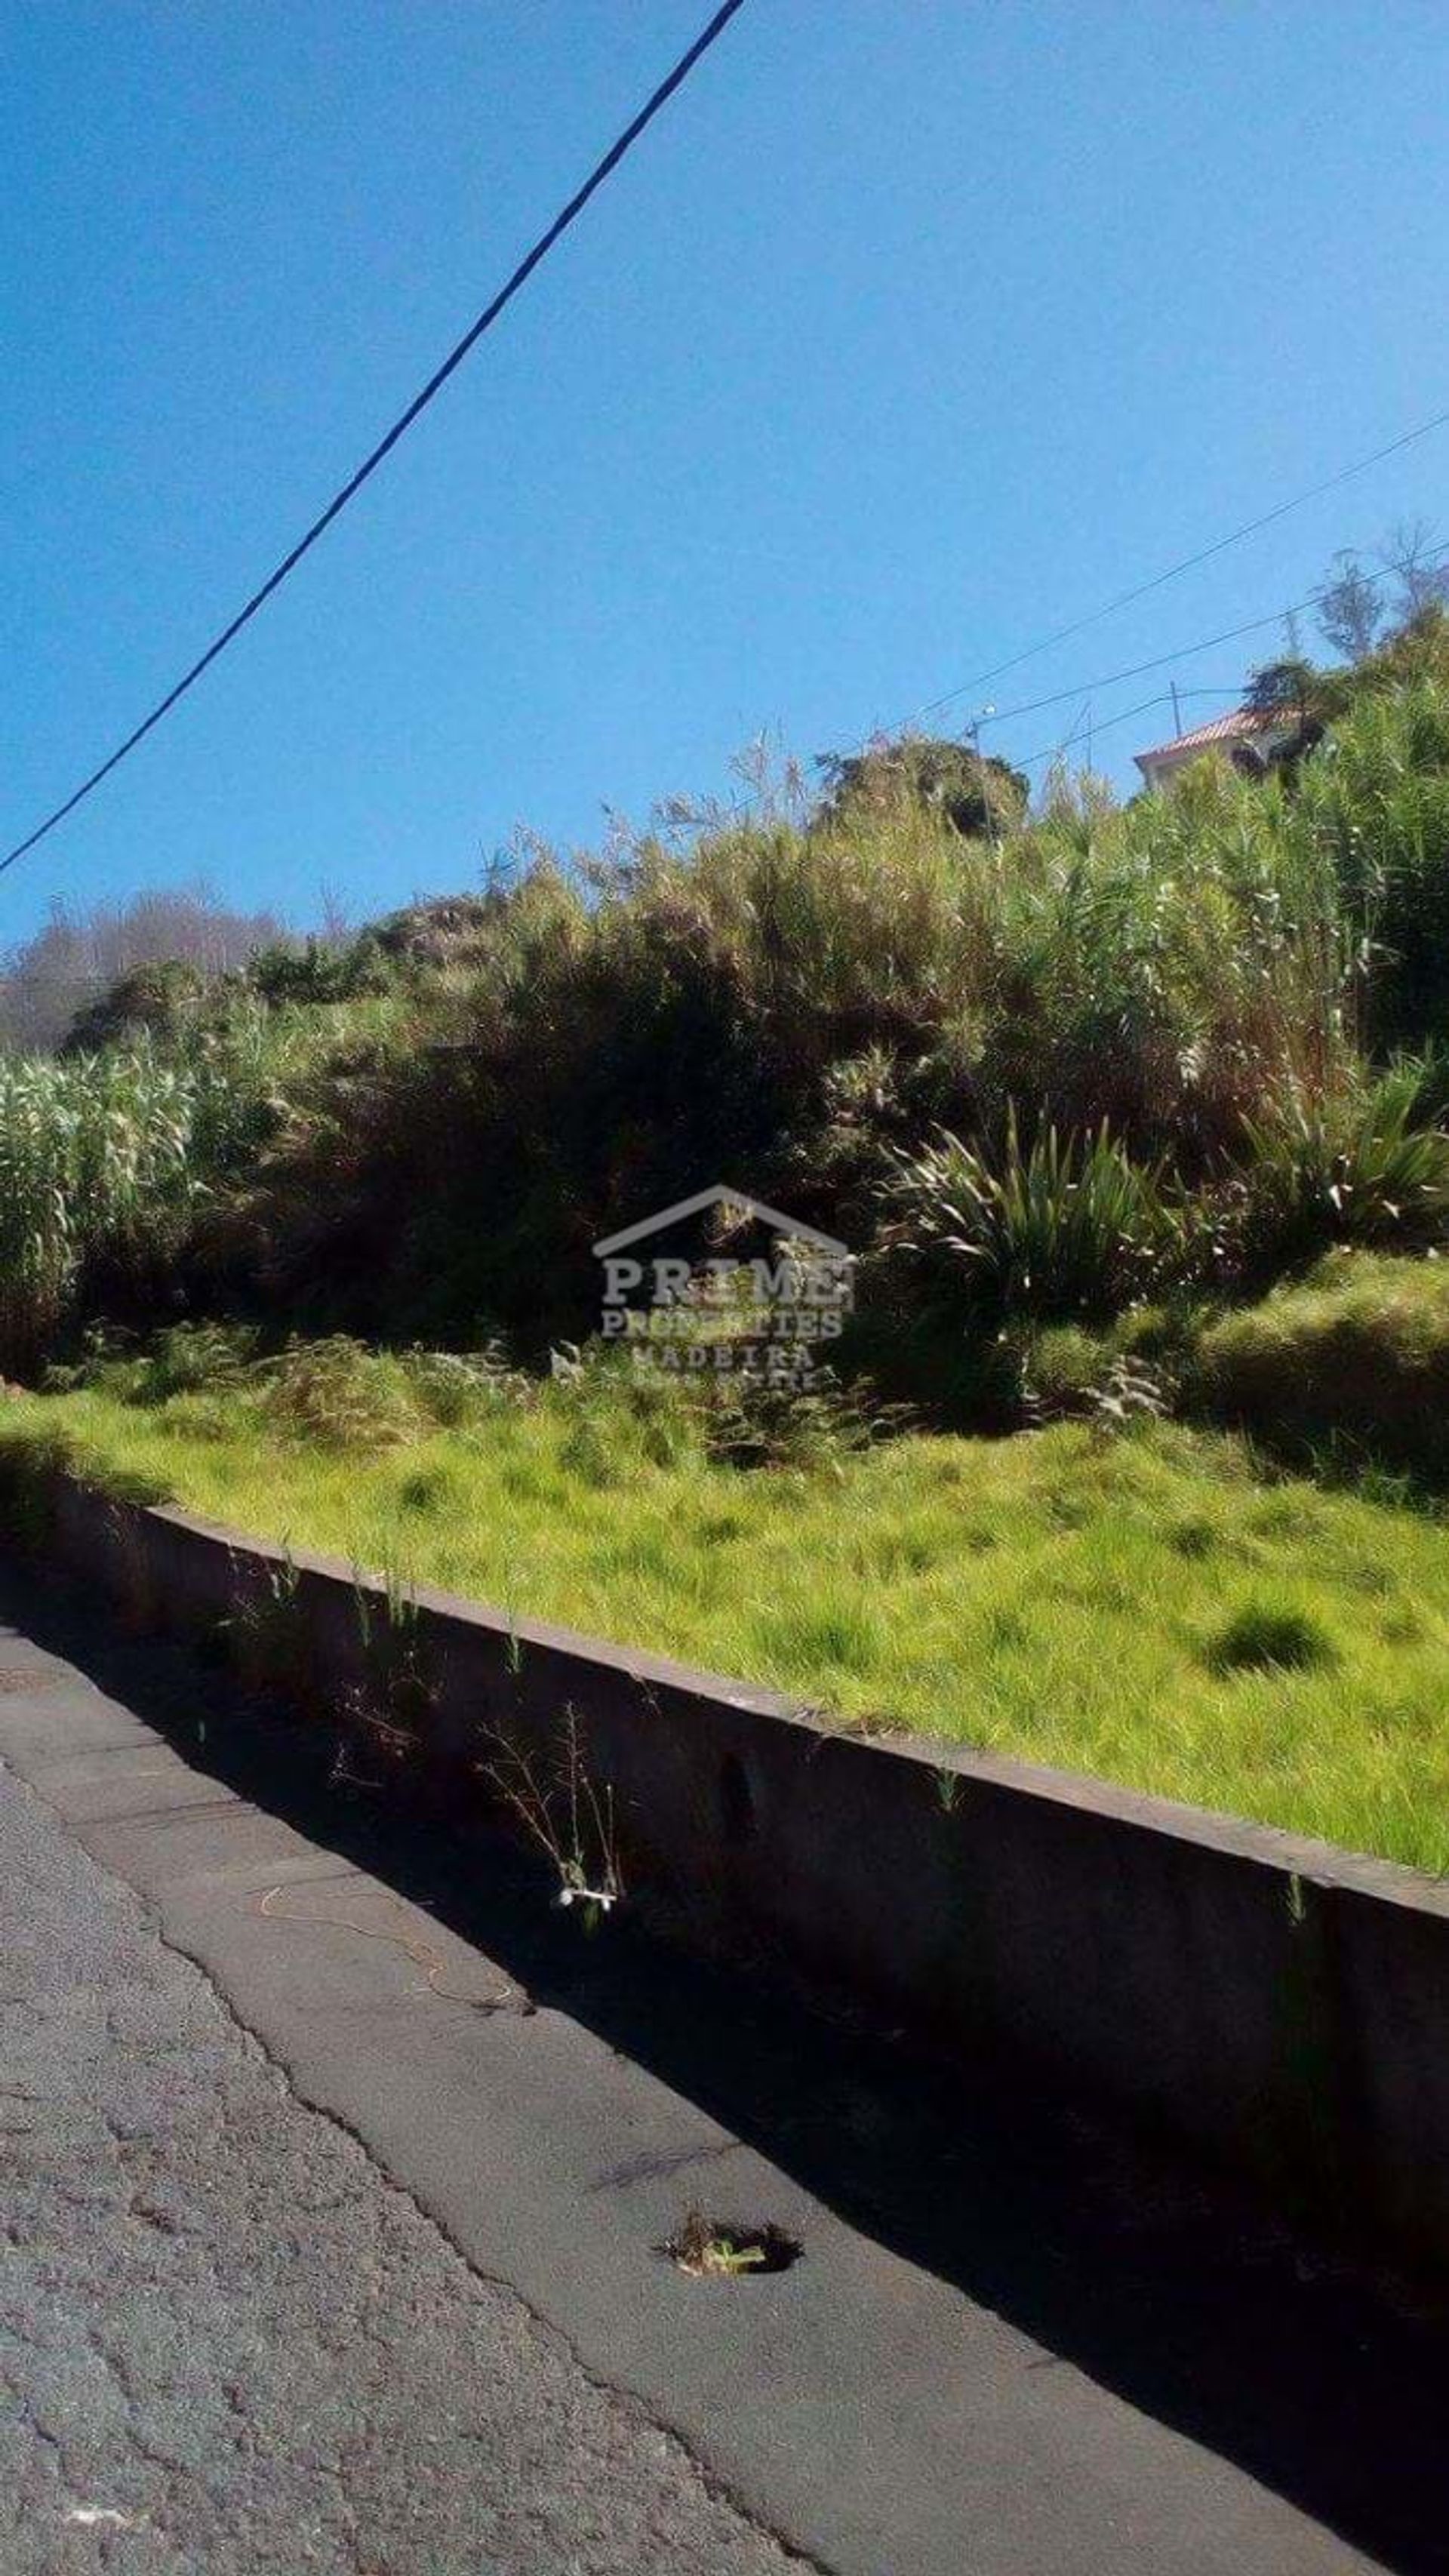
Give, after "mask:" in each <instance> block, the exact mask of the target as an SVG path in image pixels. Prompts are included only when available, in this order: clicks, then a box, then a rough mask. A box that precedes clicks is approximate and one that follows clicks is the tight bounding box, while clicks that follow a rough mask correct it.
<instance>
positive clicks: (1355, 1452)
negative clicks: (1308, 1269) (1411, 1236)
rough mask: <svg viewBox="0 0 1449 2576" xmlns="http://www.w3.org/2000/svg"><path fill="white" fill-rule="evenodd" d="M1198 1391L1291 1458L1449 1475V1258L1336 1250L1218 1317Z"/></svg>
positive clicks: (1199, 1369)
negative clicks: (1256, 1300) (1303, 1275)
mask: <svg viewBox="0 0 1449 2576" xmlns="http://www.w3.org/2000/svg"><path fill="white" fill-rule="evenodd" d="M1194 1392H1195V1395H1196V1397H1197V1399H1198V1401H1200V1402H1201V1403H1202V1404H1203V1405H1204V1406H1205V1407H1206V1408H1207V1409H1208V1410H1209V1411H1211V1412H1212V1413H1214V1414H1215V1415H1217V1416H1218V1417H1219V1418H1220V1419H1223V1420H1226V1421H1228V1422H1231V1423H1234V1424H1237V1425H1240V1426H1241V1427H1242V1428H1243V1429H1245V1430H1247V1431H1249V1432H1251V1434H1252V1435H1253V1437H1254V1438H1255V1439H1258V1440H1261V1441H1265V1442H1269V1443H1271V1444H1272V1445H1273V1447H1274V1448H1275V1449H1278V1450H1280V1451H1282V1452H1283V1453H1285V1454H1286V1455H1287V1456H1288V1457H1289V1458H1290V1459H1297V1460H1298V1461H1299V1462H1301V1461H1302V1460H1303V1458H1304V1457H1305V1456H1306V1455H1308V1454H1309V1453H1315V1454H1317V1455H1318V1456H1319V1457H1320V1458H1327V1459H1332V1458H1334V1457H1337V1458H1338V1460H1339V1461H1340V1462H1341V1463H1342V1464H1343V1465H1344V1466H1345V1467H1348V1468H1350V1469H1353V1468H1357V1469H1360V1470H1361V1469H1362V1468H1363V1466H1364V1465H1365V1463H1366V1462H1368V1461H1374V1462H1376V1463H1377V1465H1378V1466H1380V1467H1381V1468H1389V1469H1391V1470H1392V1469H1399V1470H1402V1471H1405V1472H1407V1473H1409V1474H1412V1475H1416V1476H1419V1477H1421V1478H1423V1479H1424V1480H1426V1481H1429V1482H1433V1483H1436V1484H1439V1485H1443V1484H1445V1483H1446V1482H1449V1454H1446V1453H1449V1437H1446V1432H1445V1417H1446V1410H1449V1262H1446V1261H1442V1260H1438V1261H1407V1260H1395V1259H1392V1258H1389V1257H1385V1256H1383V1255H1374V1254H1369V1253H1362V1252H1361V1253H1353V1254H1345V1253H1336V1254H1331V1255H1330V1256H1329V1258H1328V1259H1327V1260H1325V1261H1321V1262H1320V1263H1319V1264H1318V1267H1317V1268H1316V1270H1314V1271H1313V1272H1312V1273H1311V1274H1310V1276H1309V1277H1308V1278H1307V1279H1305V1280H1301V1281H1295V1282H1293V1283H1292V1284H1291V1285H1289V1286H1286V1287H1282V1288H1279V1289H1277V1290H1275V1291H1274V1293H1273V1295H1272V1296H1270V1297H1265V1298H1264V1299H1263V1300H1262V1301H1261V1303H1260V1304H1258V1305H1256V1306H1247V1307H1243V1308H1241V1309H1240V1310H1238V1311H1237V1312H1235V1313H1230V1314H1227V1315H1224V1316H1222V1317H1221V1318H1219V1320H1218V1321H1216V1322H1215V1323H1213V1324H1211V1325H1210V1326H1209V1327H1208V1329H1207V1330H1206V1331H1205V1332H1204V1333H1203V1335H1202V1339H1201V1342H1200V1344H1199V1347H1198V1351H1197V1355H1196V1365H1195V1371H1194Z"/></svg>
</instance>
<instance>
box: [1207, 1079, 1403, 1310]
mask: <svg viewBox="0 0 1449 2576" xmlns="http://www.w3.org/2000/svg"><path fill="white" fill-rule="evenodd" d="M1428 1079H1429V1077H1428V1075H1427V1074H1426V1071H1425V1068H1424V1067H1423V1066H1422V1065H1420V1064H1417V1063H1414V1062H1412V1061H1410V1062H1405V1063H1401V1064H1399V1065H1396V1066H1395V1067H1394V1068H1393V1070H1392V1071H1391V1072H1389V1073H1386V1074H1384V1075H1383V1076H1382V1077H1381V1078H1380V1079H1379V1080H1378V1081H1377V1082H1374V1083H1371V1084H1369V1085H1368V1086H1367V1087H1361V1086H1358V1085H1355V1086H1353V1087H1351V1088H1350V1089H1348V1090H1347V1091H1346V1092H1339V1093H1332V1094H1329V1095H1327V1096H1323V1095H1320V1096H1319V1097H1317V1098H1313V1099H1310V1098H1305V1097H1304V1096H1303V1095H1302V1094H1301V1093H1298V1092H1292V1093H1289V1094H1287V1095H1285V1096H1284V1097H1283V1098H1282V1099H1281V1100H1280V1101H1278V1102H1277V1103H1276V1104H1275V1106H1274V1108H1273V1111H1272V1113H1271V1114H1270V1116H1268V1117H1266V1118H1263V1119H1260V1120H1250V1121H1248V1122H1247V1126H1246V1135H1247V1142H1248V1155H1249V1159H1248V1161H1247V1163H1246V1165H1245V1166H1244V1170H1243V1185H1244V1192H1245V1223H1246V1232H1247V1241H1248V1246H1249V1250H1250V1253H1253V1254H1255V1255H1256V1257H1257V1258H1258V1260H1259V1261H1260V1262H1265V1263H1267V1264H1268V1265H1269V1266H1281V1265H1282V1264H1283V1263H1285V1262H1287V1261H1291V1260H1294V1259H1301V1258H1302V1256H1303V1255H1304V1254H1305V1253H1308V1252H1317V1251H1320V1250H1322V1249H1323V1248H1324V1247H1325V1246H1326V1245H1328V1244H1330V1243H1334V1242H1340V1243H1360V1244H1404V1245H1406V1246H1407V1245H1414V1244H1429V1243H1433V1242H1435V1241H1436V1240H1438V1239H1439V1238H1441V1237H1442V1236H1443V1235H1444V1233H1445V1231H1446V1225H1449V1134H1446V1133H1445V1132H1444V1130H1443V1129H1441V1128H1438V1127H1432V1126H1426V1125H1424V1124H1423V1123H1422V1120H1423V1115H1424V1106H1425V1098H1426V1084H1427V1082H1428Z"/></svg>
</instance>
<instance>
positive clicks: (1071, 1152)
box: [888, 1115, 1185, 1316]
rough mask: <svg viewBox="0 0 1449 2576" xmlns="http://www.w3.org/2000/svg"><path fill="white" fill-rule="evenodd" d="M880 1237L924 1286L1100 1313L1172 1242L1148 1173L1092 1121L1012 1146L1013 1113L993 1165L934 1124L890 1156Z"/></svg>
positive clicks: (1146, 1282) (1175, 1229)
mask: <svg viewBox="0 0 1449 2576" xmlns="http://www.w3.org/2000/svg"><path fill="white" fill-rule="evenodd" d="M888 1199H889V1205H890V1209H891V1231H892V1239H893V1240H894V1242H895V1244H896V1246H897V1247H898V1249H899V1251H900V1252H901V1254H902V1255H903V1256H904V1257H906V1258H907V1259H908V1260H910V1261H911V1262H912V1263H913V1264H916V1265H918V1267H919V1269H920V1270H921V1272H922V1273H923V1275H924V1277H925V1279H926V1281H927V1283H928V1287H934V1288H935V1289H936V1290H937V1291H938V1293H939V1292H940V1291H945V1292H946V1293H947V1294H950V1293H951V1292H952V1291H953V1290H954V1291H955V1292H956V1293H957V1294H959V1295H960V1296H961V1297H962V1298H963V1299H964V1300H965V1301H966V1302H968V1303H969V1302H972V1301H977V1300H983V1301H985V1303H986V1304H987V1305H989V1306H990V1307H991V1308H992V1309H993V1310H995V1311H997V1312H999V1313H1002V1314H1006V1313H1020V1314H1031V1315H1070V1314H1083V1315H1099V1316H1101V1315H1112V1314H1116V1313H1119V1312H1120V1311H1121V1309H1122V1308H1123V1307H1124V1306H1126V1305H1128V1304H1129V1303H1130V1302H1131V1300H1132V1299H1133V1298H1134V1297H1136V1296H1138V1295H1140V1294H1141V1293H1143V1292H1144V1291H1145V1290H1146V1289H1147V1288H1149V1287H1151V1286H1152V1285H1153V1284H1155V1282H1156V1281H1158V1280H1159V1279H1160V1278H1162V1277H1163V1276H1164V1275H1165V1273H1166V1272H1167V1271H1168V1269H1169V1268H1170V1267H1171V1265H1172V1263H1173V1262H1174V1261H1175V1260H1177V1259H1179V1258H1180V1257H1181V1254H1182V1250H1183V1246H1184V1240H1185V1238H1184V1229H1183V1224H1182V1220H1181V1218H1180V1216H1179V1215H1178V1213H1177V1212H1176V1211H1175V1210H1174V1209H1173V1208H1172V1207H1171V1206H1170V1205H1169V1203H1168V1201H1167V1199H1166V1198H1165V1196H1164V1194H1163V1188H1162V1174H1161V1170H1160V1168H1159V1169H1152V1170H1144V1169H1143V1168H1142V1167H1141V1166H1140V1165H1138V1164H1136V1163H1134V1162H1133V1161H1132V1159H1131V1157H1130V1155H1129V1154H1128V1153H1127V1151H1126V1149H1125V1148H1124V1147H1123V1146H1122V1145H1121V1144H1119V1143H1118V1142H1117V1140H1116V1138H1115V1137H1113V1136H1112V1135H1111V1134H1110V1133H1109V1132H1108V1129H1107V1128H1106V1127H1105V1126H1103V1127H1102V1128H1100V1129H1099V1130H1098V1132H1097V1134H1096V1135H1095V1136H1087V1137H1083V1138H1076V1137H1071V1136H1068V1137H1061V1136H1059V1135H1058V1133H1057V1131H1056V1129H1055V1128H1054V1127H1048V1128H1046V1129H1045V1130H1044V1131H1043V1132H1042V1133H1041V1134H1039V1135H1038V1136H1037V1138H1036V1140H1035V1142H1034V1143H1033V1144H1032V1145H1031V1146H1030V1147H1029V1148H1024V1147H1023V1146H1022V1143H1021V1139H1020V1136H1019V1134H1018V1131H1017V1126H1016V1120H1015V1116H1014V1115H1013V1116H1012V1118H1011V1120H1010V1122H1009V1125H1008V1130H1007V1138H1006V1145H1005V1148H1004V1151H1003V1152H1002V1153H1001V1155H1000V1156H999V1157H997V1158H996V1159H995V1160H994V1161H990V1160H988V1159H987V1158H986V1156H985V1155H983V1154H979V1153H977V1152H976V1151H975V1150H974V1149H973V1148H972V1147H971V1146H969V1145H967V1144H964V1143H963V1142H962V1140H961V1138H960V1137H959V1136H954V1135H952V1134H950V1133H949V1131H944V1132H943V1133H942V1135H941V1136H940V1138H939V1139H938V1141H937V1142H936V1143H935V1144H932V1145H928V1146H927V1147H926V1149H925V1151H924V1152H923V1153H919V1154H915V1155H909V1154H897V1155H895V1156H894V1157H893V1178H892V1181H891V1183H890V1185H889V1190H888Z"/></svg>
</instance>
